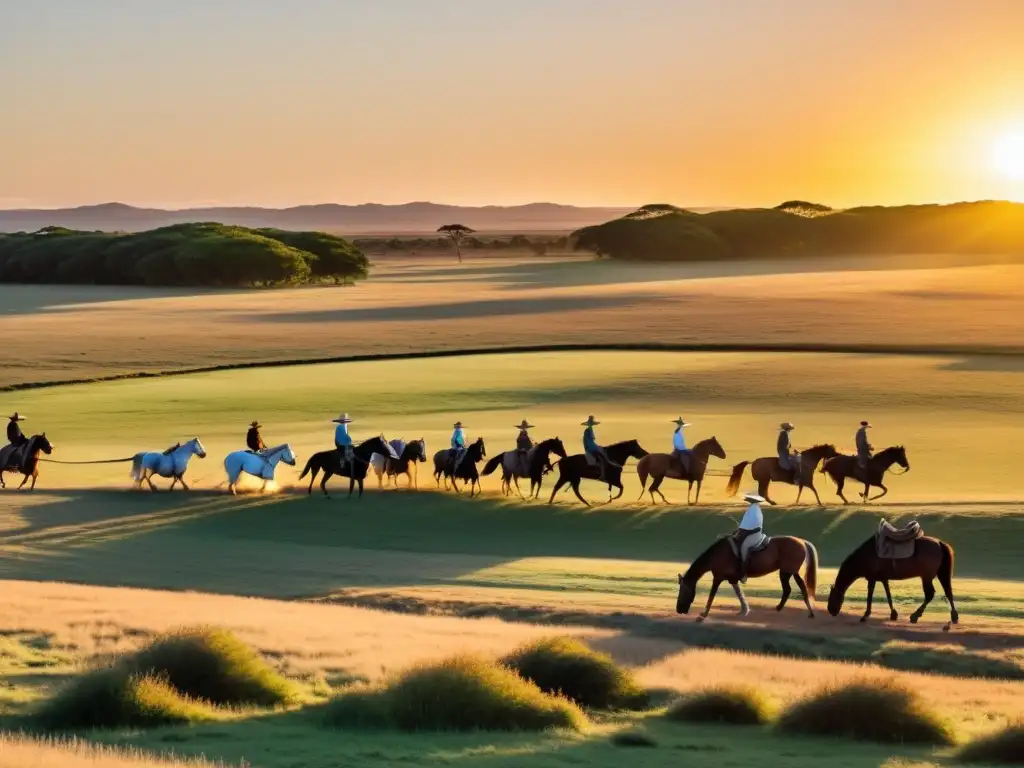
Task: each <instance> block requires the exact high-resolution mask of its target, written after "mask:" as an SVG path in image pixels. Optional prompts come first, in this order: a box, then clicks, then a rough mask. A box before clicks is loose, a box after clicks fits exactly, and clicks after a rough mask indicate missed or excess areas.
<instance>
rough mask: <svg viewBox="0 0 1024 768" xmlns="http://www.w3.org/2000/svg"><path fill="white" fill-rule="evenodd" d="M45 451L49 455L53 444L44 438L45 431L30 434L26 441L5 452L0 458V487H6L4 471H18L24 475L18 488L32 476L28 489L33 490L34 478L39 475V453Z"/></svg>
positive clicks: (22, 486)
mask: <svg viewBox="0 0 1024 768" xmlns="http://www.w3.org/2000/svg"><path fill="white" fill-rule="evenodd" d="M40 453H45V454H46V455H47V456H49V455H50V454H51V453H53V444H52V443H51V442H50V441H49V440H47V439H46V433H45V432H43V434H41V435H32V437H30V438H29V439H28V442H27V443H25V444H24V445H22V446H19V447H17V448H14V449H13V450H10V451H8V452H7V454H6V455H5V456H3V458H2V460H0V488H6V487H7V485H6V484H5V483H4V472H20V473H21V474H22V475H24V477H23V478H22V480H21V485H19V486H18V490H21V489H22V488H24V487H25V483H27V482H28V479H29V478H30V477H31V478H32V485H30V486H29V488H28V489H29V490H30V491H32V490H35V487H36V478H38V477H39V454H40Z"/></svg>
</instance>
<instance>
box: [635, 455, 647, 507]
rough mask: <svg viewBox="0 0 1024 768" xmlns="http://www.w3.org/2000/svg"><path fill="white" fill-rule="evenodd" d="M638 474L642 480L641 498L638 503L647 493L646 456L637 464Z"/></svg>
mask: <svg viewBox="0 0 1024 768" xmlns="http://www.w3.org/2000/svg"><path fill="white" fill-rule="evenodd" d="M636 474H637V477H639V478H640V496H639V497H638V499H637V500H638V501H639V500H640V499H642V498H643V497H644V493H645V492H646V491H647V478H648V474H647V457H646V456H644V457H643V458H642V459H640V461H638V462H637V463H636Z"/></svg>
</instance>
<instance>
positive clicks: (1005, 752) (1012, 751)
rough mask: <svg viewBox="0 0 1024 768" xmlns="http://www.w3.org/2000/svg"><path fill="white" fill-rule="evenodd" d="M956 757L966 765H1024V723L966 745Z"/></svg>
mask: <svg viewBox="0 0 1024 768" xmlns="http://www.w3.org/2000/svg"><path fill="white" fill-rule="evenodd" d="M958 757H959V758H960V759H961V760H963V761H964V762H968V763H988V764H990V765H1024V722H1022V723H1018V724H1017V725H1013V726H1010V727H1009V728H1007V729H1006V730H1005V731H1001V732H999V733H996V734H993V735H992V736H987V737H985V738H981V739H977V740H976V741H972V742H971V743H970V744H968V745H966V746H965V747H964V748H963V749H962V750H960V754H959V755H958Z"/></svg>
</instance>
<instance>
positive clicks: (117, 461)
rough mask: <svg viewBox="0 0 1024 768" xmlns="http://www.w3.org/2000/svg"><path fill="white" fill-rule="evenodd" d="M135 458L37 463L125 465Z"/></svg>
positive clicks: (57, 460) (54, 460) (49, 460)
mask: <svg viewBox="0 0 1024 768" xmlns="http://www.w3.org/2000/svg"><path fill="white" fill-rule="evenodd" d="M134 458H135V457H134V456H129V457H128V458H127V459H103V460H101V461H60V460H59V459H44V458H42V457H40V459H39V461H45V462H46V463H47V464H77V465H80V466H81V465H84V464H126V463H127V462H129V461H132V460H133V459H134Z"/></svg>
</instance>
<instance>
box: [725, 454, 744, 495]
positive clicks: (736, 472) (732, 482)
mask: <svg viewBox="0 0 1024 768" xmlns="http://www.w3.org/2000/svg"><path fill="white" fill-rule="evenodd" d="M748 464H750V462H749V461H741V462H740V463H739V464H737V465H736V466H735V467H733V468H732V475H730V476H729V483H728V485H726V486H725V493H726V495H727V496H735V495H736V491H738V490H739V489H740V480H742V479H743V470H745V469H746V468H747V465H748Z"/></svg>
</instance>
